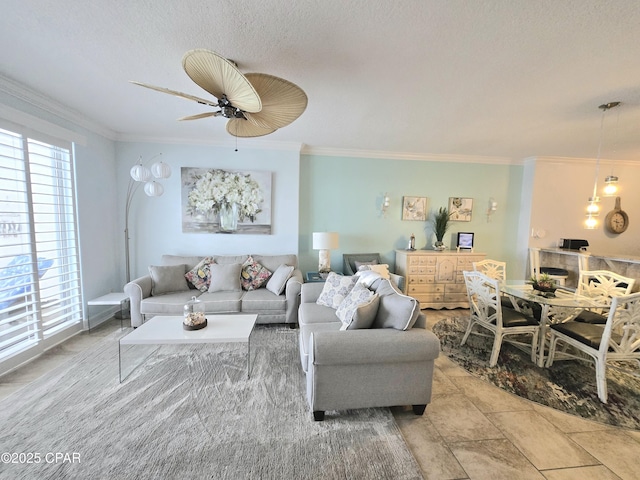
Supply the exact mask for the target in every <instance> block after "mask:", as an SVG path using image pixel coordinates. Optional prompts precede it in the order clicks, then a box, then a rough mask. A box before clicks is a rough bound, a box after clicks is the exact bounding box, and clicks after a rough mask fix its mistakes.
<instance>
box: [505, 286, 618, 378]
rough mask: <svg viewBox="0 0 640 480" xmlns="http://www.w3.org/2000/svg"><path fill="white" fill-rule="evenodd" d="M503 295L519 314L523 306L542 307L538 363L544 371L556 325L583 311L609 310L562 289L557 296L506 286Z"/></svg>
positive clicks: (605, 306) (537, 353) (593, 299)
mask: <svg viewBox="0 0 640 480" xmlns="http://www.w3.org/2000/svg"><path fill="white" fill-rule="evenodd" d="M500 290H501V292H502V293H503V294H507V295H509V296H511V297H513V299H515V300H516V301H512V303H513V304H514V307H515V308H516V309H517V310H520V311H521V310H522V308H523V307H522V302H518V301H517V300H524V304H525V305H532V304H537V305H539V306H540V310H541V311H540V319H539V321H540V334H539V335H538V349H537V352H536V363H537V365H538V366H539V367H544V363H545V349H546V340H547V332H548V329H549V325H551V324H552V323H561V322H566V321H568V320H571V319H572V318H575V317H576V316H577V315H578V314H579V313H580V312H581V311H582V310H584V309H587V308H599V309H603V308H608V307H609V305H607V304H605V303H603V301H602V300H601V299H598V298H592V297H587V296H585V295H580V294H578V293H576V292H574V291H573V290H571V289H568V288H564V287H559V288H558V289H557V290H556V291H555V293H554V294H553V295H549V294H542V293H541V292H538V291H537V290H534V289H533V287H532V286H531V285H530V284H528V283H526V282H524V281H520V282H505V283H502V284H501V285H500Z"/></svg>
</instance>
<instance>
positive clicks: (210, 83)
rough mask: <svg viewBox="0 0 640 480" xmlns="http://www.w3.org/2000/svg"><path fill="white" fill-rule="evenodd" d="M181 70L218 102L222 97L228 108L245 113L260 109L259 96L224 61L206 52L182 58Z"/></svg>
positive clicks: (188, 54) (226, 61) (238, 71)
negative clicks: (224, 98)
mask: <svg viewBox="0 0 640 480" xmlns="http://www.w3.org/2000/svg"><path fill="white" fill-rule="evenodd" d="M182 67H183V68H184V71H185V72H186V73H187V75H189V77H190V78H191V80H193V81H194V82H195V83H196V84H197V85H199V86H200V87H201V88H203V89H205V90H206V91H207V92H209V93H210V94H211V95H213V96H214V97H216V98H217V99H218V100H220V99H221V98H222V96H223V95H226V96H227V99H228V100H229V101H230V102H231V104H232V105H233V106H234V107H236V108H239V109H240V110H243V111H245V112H251V113H254V112H259V111H260V110H261V109H262V102H261V101H260V96H259V95H258V93H257V92H256V90H255V89H254V88H253V86H252V85H251V82H249V80H247V79H246V78H245V76H244V75H243V74H242V73H240V70H238V69H237V68H236V66H235V65H234V64H233V63H231V62H230V61H229V60H227V59H226V58H224V57H222V56H220V55H218V54H217V53H215V52H212V51H210V50H205V49H196V50H189V51H188V52H187V53H185V54H184V57H182Z"/></svg>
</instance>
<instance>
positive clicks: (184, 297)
mask: <svg viewBox="0 0 640 480" xmlns="http://www.w3.org/2000/svg"><path fill="white" fill-rule="evenodd" d="M185 283H186V282H185ZM194 293H195V294H196V295H195V296H198V291H197V290H186V291H183V292H173V293H167V294H165V295H160V296H157V297H147V298H145V299H143V300H142V301H141V302H140V313H141V314H142V315H180V316H182V314H183V313H184V304H185V303H187V302H188V301H189V300H191V297H193V296H194ZM198 298H200V297H198Z"/></svg>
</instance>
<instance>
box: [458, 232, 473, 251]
mask: <svg viewBox="0 0 640 480" xmlns="http://www.w3.org/2000/svg"><path fill="white" fill-rule="evenodd" d="M456 246H457V247H458V248H459V249H460V250H465V249H466V250H473V233H472V232H458V241H457V243H456Z"/></svg>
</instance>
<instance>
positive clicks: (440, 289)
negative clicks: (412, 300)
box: [407, 283, 445, 296]
mask: <svg viewBox="0 0 640 480" xmlns="http://www.w3.org/2000/svg"><path fill="white" fill-rule="evenodd" d="M444 291H445V290H444V285H437V284H435V283H432V284H424V285H410V286H409V288H408V289H407V292H408V293H409V295H411V296H413V294H414V293H444Z"/></svg>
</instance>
